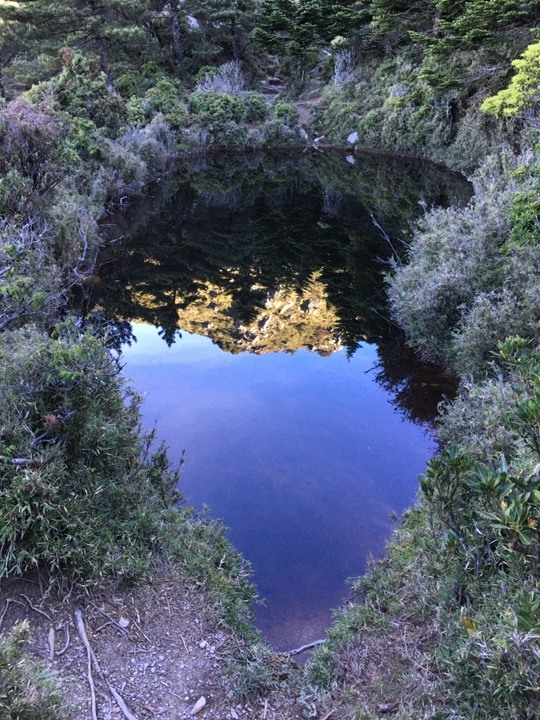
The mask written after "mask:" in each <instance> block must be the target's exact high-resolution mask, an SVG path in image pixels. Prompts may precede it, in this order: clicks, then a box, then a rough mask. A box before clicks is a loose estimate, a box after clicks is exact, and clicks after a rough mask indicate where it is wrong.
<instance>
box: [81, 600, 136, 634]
mask: <svg viewBox="0 0 540 720" xmlns="http://www.w3.org/2000/svg"><path fill="white" fill-rule="evenodd" d="M88 602H89V603H90V605H91V606H92V607H93V608H95V609H96V610H97V611H98V612H99V613H101V614H102V615H103V617H106V618H107V620H109V621H110V622H112V624H113V625H116V627H117V628H118V629H119V630H121V631H122V633H123V634H124V635H128V634H129V633H128V631H127V630H126V628H123V627H122V626H121V625H120V623H119V622H118V620H115V619H114V618H113V617H111V616H110V615H109V614H108V613H106V612H105V610H102V609H101V608H100V607H99V606H98V605H96V604H95V603H94V602H92V601H91V600H88ZM102 627H104V626H102Z"/></svg>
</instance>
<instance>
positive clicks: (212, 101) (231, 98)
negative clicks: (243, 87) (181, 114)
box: [188, 92, 244, 128]
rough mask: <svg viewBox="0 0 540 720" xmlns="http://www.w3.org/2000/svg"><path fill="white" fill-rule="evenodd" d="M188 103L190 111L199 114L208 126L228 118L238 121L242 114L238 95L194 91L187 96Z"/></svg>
mask: <svg viewBox="0 0 540 720" xmlns="http://www.w3.org/2000/svg"><path fill="white" fill-rule="evenodd" d="M188 103H189V109H190V111H191V112H192V113H194V114H195V115H198V116H200V117H201V119H202V120H204V122H205V123H207V125H208V126H209V127H210V128H215V127H216V126H219V124H221V123H224V122H227V121H228V120H233V121H235V122H240V121H241V120H242V118H243V116H244V103H243V102H242V98H241V97H240V96H239V95H228V94H227V93H219V94H217V93H214V92H194V93H191V95H190V96H189V97H188Z"/></svg>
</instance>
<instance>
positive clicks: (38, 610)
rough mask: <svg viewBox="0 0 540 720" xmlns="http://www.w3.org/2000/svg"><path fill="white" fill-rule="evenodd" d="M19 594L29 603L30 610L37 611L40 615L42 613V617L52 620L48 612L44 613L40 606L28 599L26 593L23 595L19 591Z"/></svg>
mask: <svg viewBox="0 0 540 720" xmlns="http://www.w3.org/2000/svg"><path fill="white" fill-rule="evenodd" d="M19 595H20V596H21V597H22V598H24V599H25V600H26V602H27V603H28V604H29V605H30V607H31V608H32V610H33V611H34V612H36V613H39V614H40V615H43V617H46V618H47V620H48V621H49V622H52V617H51V616H50V615H49V614H48V613H46V612H45V610H41V608H38V607H36V606H35V605H34V604H33V603H32V601H31V600H30V598H29V597H28V595H25V594H24V593H19ZM15 602H17V601H15ZM21 605H22V603H21Z"/></svg>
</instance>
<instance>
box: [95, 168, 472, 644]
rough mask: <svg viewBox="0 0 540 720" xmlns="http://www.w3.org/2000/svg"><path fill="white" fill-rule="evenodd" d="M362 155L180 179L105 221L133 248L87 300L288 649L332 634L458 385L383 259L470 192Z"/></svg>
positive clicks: (275, 636) (202, 172) (409, 494)
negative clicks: (414, 325) (431, 354)
mask: <svg viewBox="0 0 540 720" xmlns="http://www.w3.org/2000/svg"><path fill="white" fill-rule="evenodd" d="M350 161H351V158H350V159H349V161H347V160H346V159H345V158H344V157H341V156H334V157H312V156H307V155H305V156H297V157H289V158H288V157H281V158H273V159H270V158H265V157H262V156H250V157H248V158H243V159H233V158H221V159H217V160H215V161H213V162H212V163H210V162H209V161H207V162H202V163H201V164H200V166H199V167H191V168H190V169H186V170H185V172H184V173H183V174H182V175H180V176H179V177H178V178H177V179H176V180H175V182H174V183H172V184H168V185H167V186H164V187H160V188H157V189H156V191H155V193H154V194H153V196H152V197H149V198H147V199H146V200H145V201H144V202H140V203H138V204H137V205H133V206H132V207H131V208H130V209H129V211H128V212H127V213H126V214H125V215H122V216H119V217H113V218H111V223H110V228H109V230H108V231H109V232H110V234H111V237H118V236H119V235H122V236H123V237H124V238H125V239H124V240H123V241H122V242H120V243H116V244H115V246H114V249H113V250H111V251H110V252H109V253H108V254H107V255H106V256H104V258H103V265H102V269H101V271H100V277H99V279H98V281H97V282H96V285H95V286H94V288H93V289H92V292H91V297H89V298H88V301H89V303H90V304H91V305H93V306H94V308H95V307H97V308H98V309H99V310H101V311H102V313H103V314H104V315H105V316H107V317H108V318H109V319H110V321H111V323H112V325H113V327H114V328H116V330H117V333H118V338H119V341H118V342H119V344H120V343H122V352H123V362H124V363H125V374H126V375H127V376H128V377H130V378H132V379H133V381H134V384H135V387H136V388H137V389H138V390H139V391H140V392H142V393H145V399H144V404H143V413H144V420H145V423H146V424H147V426H148V427H152V426H153V425H154V423H157V434H158V437H159V439H163V440H165V441H166V443H167V444H168V445H169V448H170V456H171V458H172V460H173V461H178V460H179V459H180V457H181V454H182V452H183V451H184V450H185V463H184V465H183V474H182V482H181V489H182V491H183V493H184V495H185V496H186V498H187V499H188V501H189V502H190V503H192V504H193V505H194V506H195V507H198V508H201V507H202V506H203V505H208V506H209V507H210V509H211V512H212V514H213V515H215V516H217V517H221V518H223V520H224V522H225V524H226V525H227V526H228V527H229V528H230V532H229V537H230V539H231V541H232V542H233V544H234V545H236V547H238V549H239V550H241V552H242V553H243V554H244V555H245V557H246V558H247V559H248V560H249V561H250V562H251V563H252V565H253V569H254V573H255V581H256V583H257V585H258V588H259V591H260V594H261V596H262V597H264V598H266V601H267V604H266V607H262V608H259V609H258V611H257V624H258V626H259V627H260V628H261V629H262V630H263V632H264V634H265V636H266V637H267V639H268V640H270V641H271V642H273V643H275V644H276V645H277V646H278V647H279V648H283V649H285V648H288V647H293V646H297V645H300V644H303V643H305V642H309V641H311V640H313V639H316V638H317V637H319V636H321V634H323V632H324V628H325V627H326V626H327V625H328V623H329V621H330V618H331V612H330V609H331V608H333V607H336V606H338V605H339V604H340V603H342V601H343V600H344V599H345V598H346V596H347V586H346V584H345V580H346V578H347V577H350V576H356V575H359V574H361V573H362V572H363V571H364V570H365V567H366V560H367V557H368V555H369V554H374V555H379V554H380V553H381V552H382V551H383V549H384V543H385V541H386V540H387V539H388V537H389V534H390V532H391V528H392V521H391V520H390V515H391V513H398V514H399V513H401V512H402V511H403V509H404V508H405V507H406V506H407V505H410V504H411V503H412V502H413V501H414V497H415V493H416V489H417V476H418V474H419V473H420V472H421V471H422V470H423V468H424V466H425V463H426V461H427V460H428V458H429V457H430V455H431V454H432V452H433V449H434V443H433V440H432V437H431V434H430V429H431V423H432V420H433V418H434V415H435V410H436V406H437V403H438V402H439V401H440V400H441V398H442V397H443V396H444V395H445V394H449V393H451V392H452V389H453V388H452V381H451V379H449V378H446V377H444V376H442V375H441V374H440V373H439V371H438V370H437V369H436V368H433V367H430V366H425V365H421V364H419V363H418V362H417V360H416V359H415V358H414V357H413V356H412V354H411V353H410V352H409V351H407V350H406V349H405V348H404V345H403V340H402V338H401V337H400V335H399V333H398V332H397V330H396V328H394V327H393V326H392V324H391V323H390V322H388V320H387V319H386V310H385V295H384V287H383V282H382V273H383V272H384V270H385V265H384V262H381V261H382V260H384V259H388V257H389V254H390V253H391V252H392V248H398V247H399V243H398V242H397V238H398V237H400V236H402V235H403V234H404V233H406V231H407V227H408V223H409V221H410V220H411V219H413V218H414V217H415V216H417V215H418V214H419V213H420V212H421V208H420V201H423V202H424V203H427V204H428V205H429V204H444V205H446V204H449V203H454V202H464V201H465V200H466V199H467V198H468V195H469V188H468V186H467V185H466V184H465V183H464V182H463V181H461V180H460V179H459V178H457V177H455V176H452V175H449V174H448V173H443V172H442V171H441V170H439V169H437V168H433V167H427V168H426V167H425V166H418V165H417V164H413V165H411V164H409V165H406V164H403V163H398V162H397V161H395V160H393V161H389V160H388V161H387V160H383V159H381V158H357V159H356V162H355V164H354V165H352V164H350ZM374 221H375V222H374ZM179 331H180V333H179ZM133 337H136V340H137V341H136V342H133ZM122 341H123V342H122Z"/></svg>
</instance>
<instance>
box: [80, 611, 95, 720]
mask: <svg viewBox="0 0 540 720" xmlns="http://www.w3.org/2000/svg"><path fill="white" fill-rule="evenodd" d="M75 627H76V628H77V632H78V633H79V637H80V638H81V642H82V644H83V645H84V647H85V649H86V657H87V660H88V665H87V673H86V674H87V677H88V685H89V686H90V698H91V706H92V719H93V720H98V716H97V703H96V688H95V685H94V676H93V675H92V663H95V665H96V669H97V670H98V671H99V672H100V669H99V663H98V661H97V658H96V656H95V654H94V651H93V650H92V646H91V645H90V641H89V640H88V636H87V634H86V628H85V627H84V617H83V614H82V610H81V609H80V608H78V607H76V608H75Z"/></svg>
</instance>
